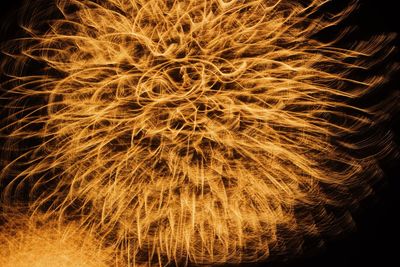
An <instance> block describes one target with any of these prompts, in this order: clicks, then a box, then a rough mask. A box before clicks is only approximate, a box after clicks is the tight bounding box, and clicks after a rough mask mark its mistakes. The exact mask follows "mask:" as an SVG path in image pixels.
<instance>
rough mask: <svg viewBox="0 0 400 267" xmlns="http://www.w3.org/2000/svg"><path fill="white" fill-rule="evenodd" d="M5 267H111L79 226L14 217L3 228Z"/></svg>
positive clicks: (0, 254) (0, 260) (0, 250)
mask: <svg viewBox="0 0 400 267" xmlns="http://www.w3.org/2000/svg"><path fill="white" fill-rule="evenodd" d="M0 230H1V232H0V265H1V266H2V267H53V266H54V267H55V266H57V267H107V266H110V265H108V264H107V260H109V256H110V255H111V252H110V251H107V250H106V249H102V248H101V247H99V246H98V245H97V242H96V241H94V239H91V238H89V236H88V235H87V234H84V232H83V231H82V230H81V229H79V227H78V225H75V224H70V225H62V226H60V225H57V224H56V223H54V222H53V223H48V222H46V221H45V220H44V219H43V216H36V217H35V218H28V217H22V216H13V217H11V218H9V220H8V221H7V223H6V224H5V225H3V226H1V227H0Z"/></svg>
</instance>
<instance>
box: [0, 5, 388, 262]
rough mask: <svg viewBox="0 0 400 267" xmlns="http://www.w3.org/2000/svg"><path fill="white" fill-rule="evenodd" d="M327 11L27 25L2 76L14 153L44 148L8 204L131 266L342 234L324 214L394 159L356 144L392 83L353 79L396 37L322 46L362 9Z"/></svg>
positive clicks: (222, 12)
mask: <svg viewBox="0 0 400 267" xmlns="http://www.w3.org/2000/svg"><path fill="white" fill-rule="evenodd" d="M326 2H327V1H325V0H308V1H291V0H249V1H224V0H208V1H200V0H185V1H171V0H167V1H161V0H151V1H144V0H106V1H91V0H80V1H78V0H58V1H57V7H58V9H59V11H60V12H61V13H62V16H63V17H62V18H59V19H56V20H53V21H50V22H48V23H49V25H50V27H49V30H48V31H39V30H37V29H35V28H34V25H29V26H26V30H27V32H28V33H29V37H28V38H25V39H20V40H18V43H17V45H18V49H17V50H18V51H17V52H14V53H12V52H11V51H7V53H8V54H9V55H10V57H9V59H8V60H6V61H4V62H3V69H7V68H8V73H11V75H12V76H13V77H14V78H13V79H12V80H11V81H9V82H8V83H7V84H6V85H4V86H8V87H10V85H12V86H11V89H10V90H9V91H8V92H7V93H6V94H4V95H3V98H5V99H7V100H8V107H7V108H8V110H11V112H10V116H9V117H7V118H4V119H3V121H6V122H7V123H8V125H7V126H6V127H4V129H3V132H4V133H6V134H9V137H8V139H7V140H8V141H7V142H8V143H7V144H6V145H5V147H7V149H8V150H9V151H11V150H13V149H14V150H15V149H16V150H17V151H18V142H20V141H18V140H24V139H29V140H40V142H39V143H38V144H37V145H34V146H32V147H31V148H30V149H28V150H26V151H22V150H21V151H20V153H19V156H18V157H15V158H14V159H13V160H11V161H10V162H7V164H6V166H5V167H4V169H3V171H2V172H1V176H0V179H1V180H2V181H3V183H6V184H7V185H6V187H5V190H4V192H3V199H4V200H3V203H4V204H3V205H11V204H10V203H9V202H7V199H13V198H17V197H18V195H19V193H20V192H21V191H22V189H23V188H26V187H28V188H29V190H28V191H29V192H30V197H29V210H30V211H29V213H33V214H36V213H41V212H45V213H46V214H47V216H53V217H54V218H57V219H58V220H60V221H74V222H75V223H77V224H79V225H80V229H82V231H83V230H85V231H89V232H95V233H98V235H99V236H100V239H99V241H98V242H99V243H101V244H103V245H104V246H111V247H112V248H113V249H114V252H115V254H116V255H117V257H118V258H121V260H123V261H124V262H125V263H124V264H126V265H129V266H134V265H138V264H139V265H140V264H145V265H153V264H160V265H165V264H167V263H172V262H175V263H177V264H182V265H185V264H186V263H187V262H192V263H197V264H215V263H224V262H229V263H236V262H248V261H256V260H262V259H266V258H268V257H269V256H270V255H271V254H273V253H276V252H279V253H288V252H289V251H291V250H292V249H299V248H298V246H299V245H298V242H299V240H301V239H302V237H303V236H305V235H311V236H313V235H318V234H319V233H323V232H325V231H327V230H328V229H331V228H334V227H336V226H335V223H334V222H335V221H334V216H333V215H332V214H329V212H327V211H326V210H325V209H324V207H326V206H328V205H329V206H333V207H336V206H337V207H341V206H343V205H350V204H353V203H356V202H357V201H359V198H362V197H365V196H366V195H368V193H369V192H368V185H369V179H366V177H368V176H371V177H376V176H378V175H379V167H378V165H377V164H376V160H377V158H378V156H379V155H368V156H366V157H356V156H355V155H353V154H352V153H350V152H349V151H355V150H357V149H360V148H362V147H363V146H369V145H372V144H374V143H377V142H385V141H386V140H375V139H368V140H366V141H365V142H364V143H353V142H351V141H346V139H345V137H346V136H348V135H351V134H352V133H357V132H359V131H361V130H362V129H364V128H366V127H369V126H370V125H373V123H374V122H375V121H374V119H375V118H376V117H378V116H375V115H379V114H378V113H376V109H375V111H374V112H375V113H374V112H372V111H373V110H372V109H361V108H358V107H356V106H353V105H352V104H350V103H351V101H350V100H352V99H358V98H360V97H362V96H363V95H364V94H366V93H368V92H370V91H371V90H373V89H374V88H375V87H376V86H378V85H380V84H382V83H383V82H384V81H385V79H386V77H380V76H370V77H368V78H365V79H359V78H354V77H353V76H352V74H353V72H354V71H356V70H359V69H368V68H369V66H371V65H373V64H374V63H376V62H378V61H379V60H380V59H377V58H373V57H374V55H376V53H378V52H380V51H382V50H383V49H388V51H389V48H388V47H389V45H388V44H390V42H391V40H392V39H393V36H391V35H382V36H377V37H376V38H374V39H373V40H372V41H370V40H368V41H360V42H357V43H352V44H349V45H348V48H347V49H345V48H339V47H337V46H336V42H337V41H338V40H339V39H340V38H339V37H338V39H336V40H332V41H331V42H322V41H318V40H316V39H315V38H314V36H315V34H317V33H319V32H321V30H323V29H326V28H328V27H331V26H334V25H337V24H338V23H339V22H340V21H341V20H342V19H344V18H345V17H346V16H347V15H348V14H349V13H350V12H351V11H352V10H353V9H354V7H355V4H354V3H353V4H350V5H349V6H348V8H346V9H345V10H342V11H340V12H339V13H336V14H326V13H324V14H320V13H318V12H319V10H320V9H321V7H322V6H323V5H324V4H326ZM38 20H40V18H38ZM32 62H34V63H35V64H37V66H38V67H37V68H38V69H35V73H39V74H36V75H25V74H23V75H19V73H23V72H21V70H24V68H25V67H24V66H25V65H28V66H29V64H32ZM10 64H15V66H16V67H15V68H9V67H8V66H10ZM33 66H34V67H33V68H36V65H33ZM10 69H11V71H10ZM32 99H35V100H34V101H33V102H35V103H34V104H31V102H30V101H31V100H32ZM27 103H29V105H27ZM366 142H368V143H366ZM10 175H11V176H12V179H9V177H10ZM363 179H365V180H363ZM354 188H357V189H358V191H357V193H353V191H352V190H353V189H354ZM364 189H365V190H364ZM324 212H325V213H324ZM46 234H47V233H46ZM72 240H73V239H72ZM32 242H36V240H35V239H33V241H32ZM293 244H295V245H293ZM293 246H295V247H294V248H293ZM36 252H37V251H36ZM32 253H35V251H34V252H32ZM96 266H99V265H96Z"/></svg>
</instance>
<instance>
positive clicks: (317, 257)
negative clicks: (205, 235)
mask: <svg viewBox="0 0 400 267" xmlns="http://www.w3.org/2000/svg"><path fill="white" fill-rule="evenodd" d="M49 1H51V0H49ZM294 1H295V0H294ZM28 2H29V3H30V4H31V5H34V3H35V1H28ZM333 2H335V0H334V1H333ZM338 2H339V1H338ZM349 2H350V1H349ZM397 2H398V1H395V0H379V1H378V0H360V1H359V4H360V7H359V9H358V10H357V11H356V12H355V13H353V14H352V15H351V17H350V18H349V20H348V21H347V22H346V23H348V24H349V25H357V26H358V27H359V30H358V31H357V32H356V33H354V34H355V35H359V36H355V38H357V37H361V38H363V37H366V36H369V35H373V34H377V33H382V32H397V33H400V11H399V9H398V8H397ZM21 4H22V1H21V0H1V1H0V20H1V25H0V41H4V40H7V39H10V38H13V37H15V36H16V35H17V34H18V32H19V27H18V19H19V17H18V16H19V15H18V13H17V12H16V10H17V9H18V8H19V7H21ZM396 44H397V45H398V46H399V47H400V42H399V38H397V40H396ZM399 54H400V53H399V51H397V60H398V61H400V56H399ZM397 76H400V75H399V74H398V75H397ZM387 87H388V90H393V91H394V90H398V89H399V87H400V78H399V77H393V78H392V80H391V82H390V84H389V85H388V86H387ZM389 87H390V88H389ZM392 115H393V119H392V120H391V122H390V123H389V126H391V127H392V128H393V129H394V132H395V134H396V138H397V139H396V141H397V144H400V142H399V140H400V138H399V137H400V135H399V132H400V119H399V117H400V116H399V114H398V113H397V114H392ZM396 163H398V164H396ZM396 165H400V162H399V158H397V159H393V158H391V159H385V160H383V161H382V162H381V166H382V168H383V169H384V170H385V174H386V175H385V177H384V179H383V180H382V181H381V182H380V184H378V185H377V186H376V193H375V196H374V197H373V198H370V199H368V200H366V201H365V202H364V203H362V208H361V209H360V210H359V211H358V212H357V213H355V214H353V216H354V220H355V222H356V229H355V230H354V231H352V232H350V233H348V234H346V235H344V236H340V237H338V238H337V239H334V240H328V241H327V243H326V245H325V247H324V248H322V249H320V250H318V251H317V253H312V254H308V255H307V254H306V256H303V257H302V258H296V259H293V260H291V261H289V262H287V263H279V264H278V263H269V264H266V263H258V264H245V265H244V266H274V267H275V266H280V267H283V266H284V267H302V266H304V267H313V266H315V267H317V266H318V267H347V266H382V267H386V266H400V245H399V244H400V234H399V233H400V219H399V218H400V216H399V217H398V216H396V213H399V212H400V205H399V204H400V201H399V200H400V191H399V190H400V183H399V176H400V175H399V174H400V168H399V166H396ZM397 215H398V214H397Z"/></svg>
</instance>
